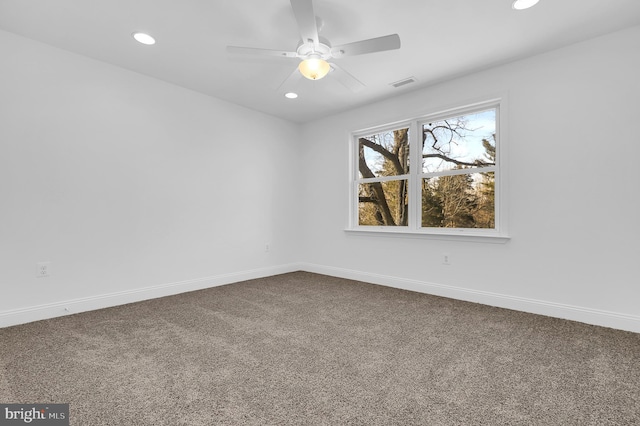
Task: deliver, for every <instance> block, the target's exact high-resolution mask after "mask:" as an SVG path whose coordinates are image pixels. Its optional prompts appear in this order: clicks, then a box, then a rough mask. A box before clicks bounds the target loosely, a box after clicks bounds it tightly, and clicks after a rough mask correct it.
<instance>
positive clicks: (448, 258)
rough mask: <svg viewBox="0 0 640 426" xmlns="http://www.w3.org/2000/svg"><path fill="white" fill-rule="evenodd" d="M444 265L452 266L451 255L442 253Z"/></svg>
mask: <svg viewBox="0 0 640 426" xmlns="http://www.w3.org/2000/svg"><path fill="white" fill-rule="evenodd" d="M442 264H443V265H451V255H450V254H449V253H442Z"/></svg>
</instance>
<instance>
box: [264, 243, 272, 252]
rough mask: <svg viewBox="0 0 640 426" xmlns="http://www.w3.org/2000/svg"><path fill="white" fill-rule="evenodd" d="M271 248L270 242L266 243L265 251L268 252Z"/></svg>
mask: <svg viewBox="0 0 640 426" xmlns="http://www.w3.org/2000/svg"><path fill="white" fill-rule="evenodd" d="M270 249H271V247H269V244H265V245H264V251H265V252H267V253H268V252H269V250H270Z"/></svg>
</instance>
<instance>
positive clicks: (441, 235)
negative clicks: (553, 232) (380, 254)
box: [344, 227, 511, 244]
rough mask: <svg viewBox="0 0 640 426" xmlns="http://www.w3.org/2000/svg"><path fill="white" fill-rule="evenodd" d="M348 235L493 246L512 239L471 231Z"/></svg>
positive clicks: (353, 231)
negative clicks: (462, 242) (421, 239)
mask: <svg viewBox="0 0 640 426" xmlns="http://www.w3.org/2000/svg"><path fill="white" fill-rule="evenodd" d="M344 231H345V232H346V233H347V234H353V235H366V236H376V237H396V238H423V239H429V240H444V241H464V242H471V243H491V244H504V243H506V242H507V241H509V240H510V239H511V237H509V236H506V235H499V234H490V233H486V232H485V233H480V232H469V231H466V230H465V231H462V230H461V231H459V232H456V231H448V232H446V233H445V232H432V231H431V232H430V231H426V230H425V231H422V230H420V231H417V230H413V229H409V228H406V227H405V228H404V229H402V228H392V229H388V228H376V227H371V228H347V229H345V230H344Z"/></svg>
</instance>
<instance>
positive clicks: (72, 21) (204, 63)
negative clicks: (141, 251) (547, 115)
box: [0, 0, 640, 122]
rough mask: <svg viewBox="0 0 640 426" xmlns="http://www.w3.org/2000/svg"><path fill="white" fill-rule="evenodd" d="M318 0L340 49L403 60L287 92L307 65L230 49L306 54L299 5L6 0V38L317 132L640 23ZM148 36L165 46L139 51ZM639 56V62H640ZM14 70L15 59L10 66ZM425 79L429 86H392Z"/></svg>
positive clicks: (609, 0)
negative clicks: (350, 78) (453, 81)
mask: <svg viewBox="0 0 640 426" xmlns="http://www.w3.org/2000/svg"><path fill="white" fill-rule="evenodd" d="M511 1H512V0H394V1H389V0H342V1H339V0H314V7H315V11H316V14H317V15H318V16H319V17H321V18H322V20H323V21H324V27H323V29H322V32H321V35H322V36H324V37H326V38H327V39H329V41H330V42H331V43H332V44H333V45H340V44H344V43H349V42H353V41H359V40H362V39H368V38H373V37H378V36H383V35H388V34H393V33H397V34H399V35H400V38H401V40H402V47H401V49H400V50H394V51H387V52H378V53H373V54H369V55H362V56H352V57H345V58H341V59H336V60H335V62H336V63H337V64H338V65H340V66H341V67H342V68H343V69H345V70H347V71H348V72H349V73H351V74H352V75H354V76H355V77H356V78H358V79H359V80H360V81H362V82H363V83H365V84H366V88H365V89H364V90H362V91H360V92H358V93H353V92H351V91H349V90H348V89H346V88H345V87H344V86H342V85H341V84H339V83H338V82H337V81H336V80H335V79H332V78H331V75H329V76H328V77H327V78H324V79H322V80H318V81H310V80H305V79H302V80H301V81H300V83H299V84H298V87H296V91H297V92H298V93H299V94H300V97H299V98H298V99H295V100H289V99H285V98H284V97H283V96H282V95H281V94H280V93H278V92H277V91H276V89H277V88H278V86H279V85H280V84H281V83H282V82H283V81H284V80H285V79H287V77H288V76H289V75H290V74H291V72H292V71H293V70H294V69H295V68H296V66H297V62H298V60H297V59H289V58H278V57H258V58H254V57H238V56H231V55H229V54H227V52H226V51H225V47H226V46H227V45H237V46H249V47H260V48H267V49H281V50H287V51H295V48H296V46H297V43H298V40H299V33H298V29H297V26H296V22H295V19H294V15H293V12H292V10H291V6H290V3H289V0H0V29H3V30H6V31H10V32H13V33H16V34H19V35H22V36H25V37H28V38H31V39H34V40H38V41H41V42H43V43H47V44H50V45H53V46H56V47H59V48H62V49H66V50H69V51H72V52H75V53H78V54H81V55H85V56H89V57H91V58H95V59H98V60H101V61H104V62H108V63H111V64H115V65H118V66H120V67H123V68H127V69H129V70H133V71H136V72H139V73H141V74H145V75H148V76H152V77H155V78H158V79H161V80H165V81H168V82H171V83H174V84H177V85H180V86H183V87H186V88H189V89H193V90H195V91H198V92H202V93H205V94H208V95H211V96H215V97H217V98H221V99H224V100H227V101H230V102H233V103H237V104H240V105H244V106H247V107H249V108H253V109H256V110H259V111H264V112H266V113H269V114H272V115H275V116H279V117H282V118H285V119H287V120H291V121H295V122H305V121H309V120H312V119H315V118H318V117H322V116H326V115H330V114H334V113H336V112H339V111H342V110H345V109H349V108H352V107H355V106H358V105H362V104H366V103H370V102H374V101H377V100H380V99H384V98H387V97H391V96H395V95H398V94H400V93H403V92H404V91H407V90H413V89H415V88H417V87H419V86H426V85H429V84H433V83H435V82H439V81H442V80H445V79H448V78H451V77H454V76H459V75H464V74H467V73H470V72H473V71H477V70H479V69H483V68H487V67H490V66H493V65H497V64H501V63H505V62H508V61H512V60H514V59H518V58H522V57H526V56H530V55H533V54H536V53H540V52H544V51H547V50H551V49H555V48H558V47H560V46H564V45H567V44H571V43H574V42H577V41H580V40H584V39H588V38H591V37H595V36H598V35H601V34H605V33H608V32H612V31H615V30H618V29H622V28H625V27H629V26H633V25H637V24H640V1H638V0H540V3H538V5H536V6H535V7H533V8H532V9H529V10H525V11H516V10H513V9H512V8H511ZM134 31H144V32H148V33H149V34H151V35H153V36H154V37H155V38H156V39H157V43H156V44H155V45H154V46H144V45H141V44H139V43H137V42H135V41H134V40H133V38H132V37H131V33H132V32H134ZM636 54H637V52H636ZM3 60H6V58H5V59H3ZM407 77H415V78H416V79H417V83H414V84H409V85H407V86H404V87H402V88H399V89H397V88H394V87H392V86H391V85H390V83H393V82H396V81H398V80H402V79H405V78H407Z"/></svg>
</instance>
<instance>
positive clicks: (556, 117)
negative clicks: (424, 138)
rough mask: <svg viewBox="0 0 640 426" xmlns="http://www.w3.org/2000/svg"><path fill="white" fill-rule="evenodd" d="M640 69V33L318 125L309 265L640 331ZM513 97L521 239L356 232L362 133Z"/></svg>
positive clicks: (311, 151)
mask: <svg viewBox="0 0 640 426" xmlns="http://www.w3.org/2000/svg"><path fill="white" fill-rule="evenodd" d="M639 70H640V27H634V28H631V29H628V30H626V31H622V32H618V33H614V34H610V35H607V36H605V37H601V38H598V39H593V40H590V41H587V42H583V43H580V44H577V45H573V46H570V47H567V48H563V49H561V50H557V51H554V52H551V53H547V54H543V55H540V56H536V57H532V58H529V59H527V60H522V61H519V62H515V63H511V64H507V65H504V66H500V67H498V68H494V69H490V70H486V71H483V72H478V73H475V74H473V75H469V76H466V77H463V78H459V79H456V80H453V81H449V82H445V83H442V84H438V85H436V86H433V87H429V88H425V89H422V90H419V91H414V92H411V93H408V94H406V95H403V96H399V97H396V98H394V99H391V100H388V101H385V102H381V103H377V104H374V105H370V106H366V107H362V108H359V109H356V110H353V111H350V112H348V113H344V114H340V115H338V116H334V117H330V118H326V119H323V120H319V121H317V122H314V123H311V124H309V125H307V126H306V127H305V128H304V138H303V139H304V141H305V147H304V149H305V150H304V154H303V163H304V164H305V165H306V166H307V168H306V171H305V176H306V182H305V187H306V191H305V194H307V197H306V200H305V207H304V208H305V210H304V215H303V216H304V223H303V228H304V229H305V241H306V245H305V259H306V260H307V261H308V264H307V265H306V266H305V267H306V268H307V269H310V270H313V271H317V272H323V273H329V274H333V275H338V276H344V277H352V278H358V279H363V280H366V281H370V282H376V283H381V284H387V285H389V284H390V285H395V286H398V287H404V288H411V289H414V290H418V291H425V292H429V293H435V294H441V295H446V296H452V297H458V298H462V299H466V300H471V301H478V302H483V303H488V304H493V305H496V306H503V307H509V308H515V309H522V310H527V311H531V312H538V313H543V314H548V315H554V316H559V317H565V318H571V319H575V320H580V321H584V322H590V323H594V324H600V325H606V326H611V327H618V328H624V329H629V330H635V331H640V303H639V301H640V266H639V265H640V262H639V261H638V250H637V245H638V239H639V237H640V220H639V217H640V216H639V214H638V208H639V206H640V190H639V184H640V178H639V176H640V174H639V173H638V159H639V158H640V139H639V137H638V131H637V128H636V127H637V123H638V118H639V117H640V104H638V100H639V99H640V83H639V82H640V79H639V78H638V72H639ZM502 92H507V93H508V98H509V110H508V115H509V121H508V126H509V132H508V135H507V137H508V144H509V158H508V166H509V167H508V169H509V170H508V172H509V193H508V197H509V200H508V208H509V213H510V216H509V218H510V220H509V224H510V235H511V237H512V238H511V240H510V241H509V242H507V243H506V244H490V243H470V242H450V241H442V240H431V239H429V238H402V237H388V236H368V235H353V234H349V233H345V232H344V229H345V227H346V225H347V209H348V202H349V199H348V179H349V164H348V160H347V159H348V143H349V136H348V134H349V132H350V131H353V130H358V129H362V128H366V127H369V126H372V125H376V124H384V123H385V122H392V121H395V120H400V119H403V118H410V117H413V116H416V115H418V114H421V113H428V112H436V111H438V110H439V109H442V108H444V107H451V106H456V105H464V104H465V103H467V102H469V101H474V100H478V99H481V98H482V97H484V96H491V95H494V94H496V93H502ZM443 252H447V253H449V254H450V255H451V257H452V261H453V265H450V266H445V265H442V260H441V259H442V253H443Z"/></svg>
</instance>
